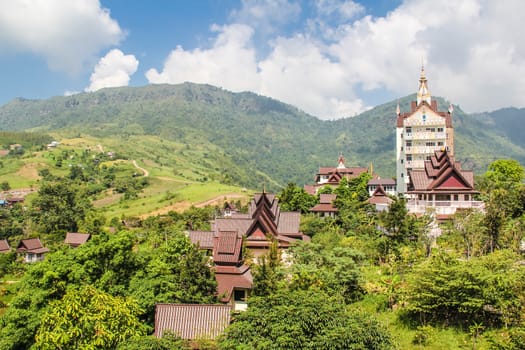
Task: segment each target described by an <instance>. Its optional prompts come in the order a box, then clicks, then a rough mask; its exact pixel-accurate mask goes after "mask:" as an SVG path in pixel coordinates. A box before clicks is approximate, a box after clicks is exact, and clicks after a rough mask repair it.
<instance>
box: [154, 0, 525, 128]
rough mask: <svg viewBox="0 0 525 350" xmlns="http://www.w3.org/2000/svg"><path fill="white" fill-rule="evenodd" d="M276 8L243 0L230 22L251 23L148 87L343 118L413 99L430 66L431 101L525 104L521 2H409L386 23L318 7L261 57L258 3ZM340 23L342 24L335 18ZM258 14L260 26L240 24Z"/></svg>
mask: <svg viewBox="0 0 525 350" xmlns="http://www.w3.org/2000/svg"><path fill="white" fill-rule="evenodd" d="M276 3H278V2H277V1H268V2H262V3H261V2H258V1H244V2H243V7H242V9H241V10H239V11H238V12H235V13H234V16H233V17H232V18H233V19H234V20H235V21H237V22H243V23H244V24H238V23H232V24H229V25H225V26H222V27H214V29H215V30H216V31H217V35H216V36H215V37H214V38H213V40H214V41H213V42H214V44H213V45H212V46H211V47H210V48H207V49H194V50H192V51H187V50H184V49H183V48H182V47H178V48H177V49H175V50H174V51H172V53H171V54H170V56H169V57H168V59H167V60H166V62H165V65H164V67H163V69H162V70H161V72H158V71H157V70H154V69H152V70H150V71H148V73H147V78H148V80H149V81H150V82H153V83H156V82H164V83H178V82H182V81H195V82H201V83H210V84H214V85H218V86H222V87H224V88H226V89H230V90H233V91H240V90H253V91H255V92H258V93H261V94H264V95H268V96H271V97H274V98H277V99H280V100H282V101H284V102H287V103H292V104H294V105H296V106H298V107H299V108H301V109H303V110H305V111H306V112H309V113H312V114H314V115H317V116H319V117H321V118H335V117H343V116H351V115H354V114H356V113H358V112H361V111H363V110H365V109H367V108H368V105H369V103H367V102H366V101H367V100H370V99H371V96H373V95H376V94H380V95H381V96H391V98H392V99H395V98H397V97H401V96H404V95H407V94H411V93H415V92H416V90H417V85H418V78H419V69H420V65H421V60H424V62H425V66H426V71H427V77H428V78H429V86H430V91H431V93H432V94H433V95H439V96H443V97H446V98H448V99H449V100H451V101H452V102H454V103H457V104H459V105H461V106H462V108H464V109H465V110H467V111H468V112H475V111H484V110H492V109H497V108H500V107H504V106H510V105H513V106H517V107H522V106H524V105H525V101H524V100H523V96H524V94H525V81H524V80H523V79H521V77H522V76H524V73H525V40H522V38H521V27H522V24H521V20H520V17H519V16H516V15H515V14H516V13H522V12H524V11H525V2H523V1H521V0H508V1H505V2H500V1H490V0H461V1H455V2H436V1H432V0H405V1H404V2H403V3H402V4H401V5H400V6H398V7H397V8H396V9H394V10H393V11H391V12H389V13H388V14H387V15H385V16H384V17H372V16H370V15H366V14H365V13H364V12H363V11H364V10H363V9H364V8H363V7H362V6H361V5H359V4H358V3H356V2H353V1H339V0H317V1H316V2H315V4H316V5H317V7H316V11H317V12H316V14H315V15H314V16H313V17H310V18H306V19H304V21H303V22H302V23H303V27H300V28H298V29H295V30H294V31H293V34H287V35H285V34H281V35H280V36H279V35H277V34H274V35H273V37H271V38H270V40H268V41H267V45H268V47H269V48H270V50H269V51H268V52H264V54H261V52H260V51H259V50H258V49H257V48H256V47H255V44H254V36H255V35H256V34H257V31H256V29H257V30H259V28H258V27H257V26H256V25H255V23H257V19H258V18H259V19H264V14H268V13H269V12H268V11H267V9H268V8H272V6H262V8H263V9H261V7H260V5H261V4H266V5H268V4H270V5H272V4H274V5H275V4H276ZM286 4H288V2H286ZM273 8H275V7H273ZM264 9H266V10H264ZM294 11H295V12H294ZM294 11H288V15H287V16H283V18H286V17H288V18H292V17H293V15H292V14H294V13H297V11H296V10H294ZM283 12H284V13H286V12H287V11H283ZM334 15H337V16H338V17H339V20H338V21H329V20H327V18H329V17H333V16H334ZM250 16H251V18H252V24H250V22H249V21H246V20H241V19H245V18H250ZM356 16H357V17H356ZM277 18H279V17H278V16H277ZM384 102H387V101H384Z"/></svg>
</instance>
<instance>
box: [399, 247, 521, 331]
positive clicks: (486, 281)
mask: <svg viewBox="0 0 525 350" xmlns="http://www.w3.org/2000/svg"><path fill="white" fill-rule="evenodd" d="M518 259H519V257H518V256H516V255H514V253H512V252H510V251H505V250H500V251H497V252H495V253H492V254H489V255H486V256H482V257H476V258H471V259H470V260H460V259H457V258H456V257H455V256H453V255H451V254H448V253H440V254H434V255H432V256H431V257H430V259H428V260H426V261H424V262H423V263H421V264H420V265H418V266H417V267H416V268H415V269H414V271H413V272H412V273H411V275H410V276H409V278H408V280H409V283H408V284H407V286H408V287H407V289H406V296H407V305H408V306H407V309H406V310H407V312H408V314H409V315H410V316H411V317H412V318H413V319H415V320H422V321H423V323H425V322H431V323H441V324H444V325H445V326H447V325H457V326H462V327H467V326H470V325H473V324H483V325H484V326H488V327H495V326H501V325H505V326H511V325H514V324H518V323H519V322H520V320H521V313H522V308H523V307H524V306H525V305H524V303H525V301H524V300H525V299H524V294H523V290H524V289H523V288H524V282H523V281H524V279H525V269H524V268H523V267H521V266H519V265H517V264H516V261H517V260H518ZM509 271H512V273H509Z"/></svg>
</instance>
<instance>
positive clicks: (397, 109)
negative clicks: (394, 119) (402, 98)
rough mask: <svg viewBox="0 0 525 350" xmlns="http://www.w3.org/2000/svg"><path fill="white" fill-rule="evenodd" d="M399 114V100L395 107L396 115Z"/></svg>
mask: <svg viewBox="0 0 525 350" xmlns="http://www.w3.org/2000/svg"><path fill="white" fill-rule="evenodd" d="M400 114H401V108H399V99H397V106H396V115H400Z"/></svg>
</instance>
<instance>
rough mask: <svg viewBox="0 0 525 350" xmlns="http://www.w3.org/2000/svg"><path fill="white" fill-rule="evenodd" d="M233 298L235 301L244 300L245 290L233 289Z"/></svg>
mask: <svg viewBox="0 0 525 350" xmlns="http://www.w3.org/2000/svg"><path fill="white" fill-rule="evenodd" d="M233 298H234V300H235V301H245V300H246V291H245V290H244V289H241V290H239V289H235V291H234V295H233Z"/></svg>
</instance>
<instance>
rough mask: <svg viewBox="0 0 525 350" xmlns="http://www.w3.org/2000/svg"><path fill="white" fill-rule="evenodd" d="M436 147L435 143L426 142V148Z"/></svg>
mask: <svg viewBox="0 0 525 350" xmlns="http://www.w3.org/2000/svg"><path fill="white" fill-rule="evenodd" d="M435 145H436V143H435V142H426V143H425V146H427V147H434V146H435Z"/></svg>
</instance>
